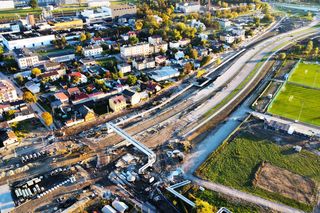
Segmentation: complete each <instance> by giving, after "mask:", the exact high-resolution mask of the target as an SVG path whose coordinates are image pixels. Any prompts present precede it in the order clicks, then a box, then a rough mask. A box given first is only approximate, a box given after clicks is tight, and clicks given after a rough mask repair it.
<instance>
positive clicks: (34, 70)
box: [31, 67, 41, 76]
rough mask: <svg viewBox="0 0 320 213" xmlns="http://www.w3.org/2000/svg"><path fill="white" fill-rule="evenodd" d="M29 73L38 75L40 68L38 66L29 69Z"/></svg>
mask: <svg viewBox="0 0 320 213" xmlns="http://www.w3.org/2000/svg"><path fill="white" fill-rule="evenodd" d="M31 74H32V75H34V76H38V75H40V74H41V70H40V69H39V68H37V67H35V68H33V69H32V70H31Z"/></svg>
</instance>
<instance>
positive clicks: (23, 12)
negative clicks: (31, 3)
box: [0, 8, 41, 18]
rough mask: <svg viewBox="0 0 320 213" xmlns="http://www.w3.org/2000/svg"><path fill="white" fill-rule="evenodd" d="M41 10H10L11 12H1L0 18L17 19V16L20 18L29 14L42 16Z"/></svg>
mask: <svg viewBox="0 0 320 213" xmlns="http://www.w3.org/2000/svg"><path fill="white" fill-rule="evenodd" d="M40 13H41V9H40V8H36V9H32V8H31V9H9V10H1V11H0V17H1V18H7V17H17V15H20V16H26V15H27V14H40Z"/></svg>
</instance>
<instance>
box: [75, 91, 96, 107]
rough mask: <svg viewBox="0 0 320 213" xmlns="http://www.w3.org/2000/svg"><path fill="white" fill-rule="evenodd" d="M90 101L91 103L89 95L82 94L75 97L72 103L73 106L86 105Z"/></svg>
mask: <svg viewBox="0 0 320 213" xmlns="http://www.w3.org/2000/svg"><path fill="white" fill-rule="evenodd" d="M89 101H91V99H90V97H89V95H88V94H86V93H83V92H80V93H76V94H74V95H73V97H72V100H71V103H72V104H73V105H77V104H84V103H86V102H89Z"/></svg>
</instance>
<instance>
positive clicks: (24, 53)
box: [13, 48, 37, 58]
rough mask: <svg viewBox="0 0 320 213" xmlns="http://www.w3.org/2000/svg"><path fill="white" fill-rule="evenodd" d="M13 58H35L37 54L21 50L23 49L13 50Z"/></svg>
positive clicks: (24, 49)
mask: <svg viewBox="0 0 320 213" xmlns="http://www.w3.org/2000/svg"><path fill="white" fill-rule="evenodd" d="M13 52H14V54H15V56H16V57H17V58H25V57H31V56H36V55H37V54H35V53H33V52H31V51H30V50H29V49H27V48H23V49H14V50H13Z"/></svg>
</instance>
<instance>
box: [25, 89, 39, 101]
mask: <svg viewBox="0 0 320 213" xmlns="http://www.w3.org/2000/svg"><path fill="white" fill-rule="evenodd" d="M23 100H24V101H25V102H27V103H35V102H36V101H37V98H36V97H35V96H34V95H33V94H32V92H29V91H26V92H24V93H23Z"/></svg>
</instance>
